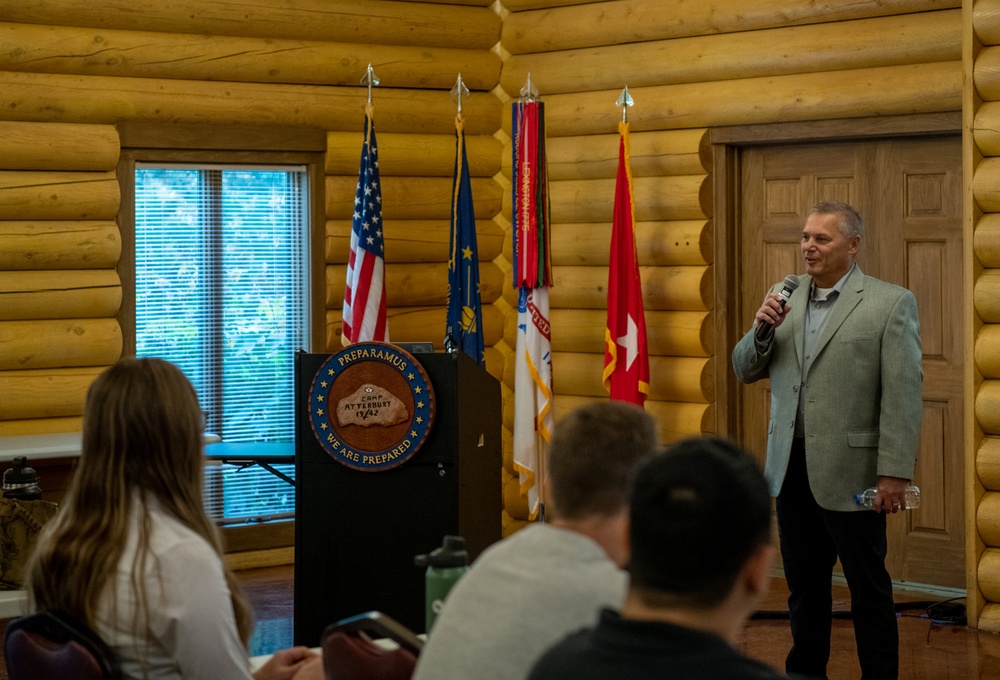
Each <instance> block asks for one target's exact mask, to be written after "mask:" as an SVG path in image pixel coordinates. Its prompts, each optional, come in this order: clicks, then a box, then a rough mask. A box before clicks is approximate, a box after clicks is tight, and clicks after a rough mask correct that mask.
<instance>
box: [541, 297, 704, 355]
mask: <svg viewBox="0 0 1000 680" xmlns="http://www.w3.org/2000/svg"><path fill="white" fill-rule="evenodd" d="M645 317H646V346H647V347H648V349H649V353H650V354H654V355H661V356H674V357H707V356H709V354H710V349H711V347H712V337H713V336H712V333H713V328H712V316H711V313H710V312H658V311H652V310H646V312H645ZM549 319H550V320H551V322H552V350H553V351H555V352H593V353H602V352H604V329H605V326H606V325H607V319H608V313H607V311H606V310H604V309H552V310H551V311H550V312H549Z"/></svg>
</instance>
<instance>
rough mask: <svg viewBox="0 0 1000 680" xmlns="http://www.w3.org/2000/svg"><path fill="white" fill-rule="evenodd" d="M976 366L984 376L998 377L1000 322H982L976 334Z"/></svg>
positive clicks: (999, 364) (999, 371)
mask: <svg viewBox="0 0 1000 680" xmlns="http://www.w3.org/2000/svg"><path fill="white" fill-rule="evenodd" d="M975 357H976V368H977V369H978V370H979V372H980V373H982V374H983V377H984V378H1000V324H983V325H982V326H981V327H980V328H979V332H978V333H977V334H976V343H975Z"/></svg>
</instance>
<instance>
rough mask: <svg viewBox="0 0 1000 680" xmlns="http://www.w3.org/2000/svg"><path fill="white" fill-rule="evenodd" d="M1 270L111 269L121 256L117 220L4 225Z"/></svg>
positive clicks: (0, 238)
mask: <svg viewBox="0 0 1000 680" xmlns="http://www.w3.org/2000/svg"><path fill="white" fill-rule="evenodd" d="M0 243H3V248H0V269H90V268H93V269H111V268H113V267H114V266H115V265H116V264H118V259H119V257H121V248H122V245H121V234H120V233H119V230H118V225H117V224H115V223H114V222H113V221H103V222H101V221H96V220H90V221H80V222H45V221H40V222H0Z"/></svg>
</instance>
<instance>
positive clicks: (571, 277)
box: [549, 267, 712, 332]
mask: <svg viewBox="0 0 1000 680" xmlns="http://www.w3.org/2000/svg"><path fill="white" fill-rule="evenodd" d="M553 277H554V278H555V285H554V286H553V287H552V291H551V293H550V294H549V304H550V306H551V307H552V308H553V309H558V308H563V309H607V306H608V268H607V267H553ZM639 279H640V281H641V283H642V303H643V306H644V307H645V309H647V310H661V311H679V312H681V311H686V312H703V311H705V310H707V309H708V308H709V305H710V303H711V301H712V270H711V267H639ZM602 332H603V330H602Z"/></svg>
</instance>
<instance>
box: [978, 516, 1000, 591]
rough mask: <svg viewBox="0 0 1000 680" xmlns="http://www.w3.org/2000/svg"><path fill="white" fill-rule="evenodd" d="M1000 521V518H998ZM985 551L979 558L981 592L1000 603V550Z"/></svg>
mask: <svg viewBox="0 0 1000 680" xmlns="http://www.w3.org/2000/svg"><path fill="white" fill-rule="evenodd" d="M997 519H998V520H1000V517H998V518H997ZM987 545H993V546H994V549H993V550H984V551H983V554H982V555H981V556H980V557H979V565H978V567H977V568H976V575H977V577H978V582H979V590H981V591H982V593H983V597H984V598H985V599H987V600H990V601H992V602H1000V550H996V549H995V547H996V546H995V544H990V543H987Z"/></svg>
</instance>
